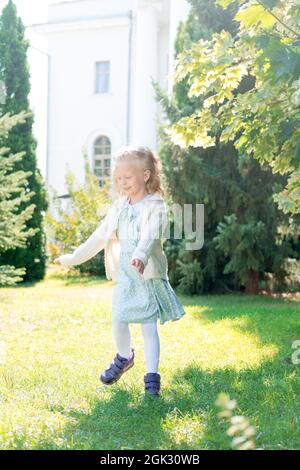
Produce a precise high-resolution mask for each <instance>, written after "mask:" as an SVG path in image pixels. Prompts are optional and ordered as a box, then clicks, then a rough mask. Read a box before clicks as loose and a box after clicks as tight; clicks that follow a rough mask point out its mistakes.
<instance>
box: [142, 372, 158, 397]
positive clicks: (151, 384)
mask: <svg viewBox="0 0 300 470" xmlns="http://www.w3.org/2000/svg"><path fill="white" fill-rule="evenodd" d="M144 383H145V392H146V393H147V394H150V395H154V396H159V391H160V374H158V373H155V372H148V373H147V374H146V375H144Z"/></svg>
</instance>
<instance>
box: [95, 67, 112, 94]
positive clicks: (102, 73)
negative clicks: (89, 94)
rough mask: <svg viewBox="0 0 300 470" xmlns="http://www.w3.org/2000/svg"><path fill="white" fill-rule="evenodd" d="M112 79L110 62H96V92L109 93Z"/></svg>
mask: <svg viewBox="0 0 300 470" xmlns="http://www.w3.org/2000/svg"><path fill="white" fill-rule="evenodd" d="M109 80H110V62H109V61H105V62H96V80H95V83H96V90H95V92H96V93H108V92H109Z"/></svg>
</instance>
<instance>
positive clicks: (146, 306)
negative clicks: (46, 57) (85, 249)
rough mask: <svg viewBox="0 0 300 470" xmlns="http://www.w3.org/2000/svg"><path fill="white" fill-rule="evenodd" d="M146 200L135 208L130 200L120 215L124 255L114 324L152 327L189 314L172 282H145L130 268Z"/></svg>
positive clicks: (115, 291) (115, 292) (114, 302)
mask: <svg viewBox="0 0 300 470" xmlns="http://www.w3.org/2000/svg"><path fill="white" fill-rule="evenodd" d="M147 197H148V196H146V197H145V198H144V199H142V200H141V201H139V202H137V203H135V204H130V203H129V200H128V199H127V200H126V201H125V203H124V205H123V207H122V210H121V212H120V216H119V220H118V227H117V236H118V238H119V241H120V248H121V251H120V260H119V276H118V280H117V284H116V286H115V287H114V289H113V297H112V320H113V321H121V322H127V323H149V322H153V321H156V320H157V319H159V321H160V323H161V324H164V323H165V322H167V321H169V320H171V321H175V320H179V319H180V318H181V317H183V315H185V313H186V312H185V311H184V309H183V306H182V305H181V303H180V301H179V299H178V297H177V296H176V294H175V292H174V290H173V288H172V286H171V284H170V282H169V279H160V278H152V279H144V278H143V276H142V275H141V274H140V273H139V272H138V270H137V268H136V267H135V266H132V264H131V258H132V253H133V251H134V249H135V247H136V246H137V243H138V238H139V220H140V217H142V213H143V210H144V209H145V207H146V206H145V204H146V199H147Z"/></svg>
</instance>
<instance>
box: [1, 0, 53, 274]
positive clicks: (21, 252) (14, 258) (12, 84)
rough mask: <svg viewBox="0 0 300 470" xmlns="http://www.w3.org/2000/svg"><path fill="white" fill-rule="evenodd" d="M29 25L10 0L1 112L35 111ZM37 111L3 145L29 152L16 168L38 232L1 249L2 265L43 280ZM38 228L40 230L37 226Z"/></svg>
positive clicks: (4, 17) (4, 24)
mask: <svg viewBox="0 0 300 470" xmlns="http://www.w3.org/2000/svg"><path fill="white" fill-rule="evenodd" d="M24 32H25V28H24V25H23V23H22V21H21V19H20V18H19V17H18V15H17V10H16V6H15V5H14V3H13V1H12V0H9V1H8V3H7V5H6V6H5V7H4V8H3V10H2V14H1V17H0V82H2V84H4V89H5V100H3V102H2V103H0V114H2V115H4V114H9V115H10V116H12V115H16V114H18V113H19V112H21V111H24V112H31V111H30V105H29V92H30V73H29V67H28V63H27V56H26V54H27V49H28V47H29V44H28V41H27V40H26V39H25V35H24ZM33 122H34V117H33V113H32V112H31V115H28V117H27V119H26V121H25V122H23V123H19V124H17V125H16V126H14V128H13V129H12V130H11V132H9V134H8V135H7V136H6V137H3V136H2V137H1V139H0V146H1V145H2V146H5V147H8V148H9V149H10V151H11V153H12V154H17V153H19V152H23V151H24V152H25V155H24V157H23V158H22V159H20V160H16V161H14V166H13V169H12V171H14V172H18V171H24V172H26V173H27V172H30V174H29V173H27V174H28V175H29V176H28V177H27V181H26V184H25V190H26V191H27V192H28V193H30V194H31V198H30V200H29V199H26V200H25V199H23V200H22V201H21V203H20V206H19V209H18V210H19V212H20V214H21V213H22V212H23V211H26V208H27V207H28V206H29V205H31V204H34V211H33V213H32V217H31V218H30V219H28V220H26V226H27V229H28V230H30V229H34V232H35V234H34V235H33V236H31V237H29V238H28V239H27V240H26V246H24V247H20V246H18V247H17V248H11V249H9V250H6V251H5V252H3V253H1V255H0V265H12V266H15V267H16V268H25V270H26V273H25V276H24V280H25V281H35V280H40V279H42V278H43V277H44V274H45V267H46V253H45V245H46V243H45V241H46V240H45V232H44V225H43V221H44V215H45V211H46V209H47V207H48V201H47V197H46V190H45V188H44V182H43V178H42V176H41V173H40V170H39V168H38V167H37V161H36V145H37V143H36V140H35V138H34V135H33ZM36 229H37V230H36Z"/></svg>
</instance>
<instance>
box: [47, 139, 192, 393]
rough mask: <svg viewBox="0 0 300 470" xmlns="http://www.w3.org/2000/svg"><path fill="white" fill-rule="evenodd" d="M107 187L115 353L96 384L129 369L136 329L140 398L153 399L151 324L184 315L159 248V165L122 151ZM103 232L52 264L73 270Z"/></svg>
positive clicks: (162, 216)
mask: <svg viewBox="0 0 300 470" xmlns="http://www.w3.org/2000/svg"><path fill="white" fill-rule="evenodd" d="M113 185H114V188H115V189H116V190H117V194H119V195H120V196H121V197H120V198H119V199H118V203H120V201H121V205H120V204H119V207H120V210H119V211H118V212H116V213H114V216H113V218H115V219H117V220H116V221H115V227H116V230H115V231H114V236H115V237H116V238H117V239H118V240H119V243H120V253H119V258H118V276H117V283H116V286H115V287H114V290H113V297H112V333H113V338H114V341H115V344H116V348H117V353H116V355H115V357H114V359H113V362H112V363H111V364H110V366H109V368H107V369H105V371H104V372H103V373H102V374H101V376H100V380H101V381H102V382H103V383H104V384H106V385H111V384H113V383H114V382H116V381H117V380H119V379H120V377H121V376H122V374H123V373H124V372H126V371H127V370H128V369H130V368H131V367H132V366H133V365H134V357H135V350H134V348H132V347H131V335H130V329H129V323H140V324H141V331H142V334H143V338H144V350H145V360H146V366H147V371H146V374H145V375H144V385H145V392H147V393H149V394H151V395H153V396H159V394H160V374H159V373H158V366H159V355H160V341H159V336H158V331H157V320H158V319H159V320H160V323H161V324H164V323H165V322H167V321H175V320H178V319H180V318H181V317H183V315H185V311H184V309H183V306H182V305H181V303H180V301H179V299H178V297H177V296H176V294H175V292H174V290H173V288H172V287H171V285H170V283H169V278H168V266H167V259H166V256H165V253H164V251H163V248H162V243H163V239H164V236H163V234H164V231H163V228H165V226H166V223H167V222H168V219H167V215H166V204H165V202H164V199H163V196H164V190H163V189H162V187H161V181H160V161H159V159H158V158H157V157H156V156H155V155H154V153H153V152H151V150H150V149H149V148H147V147H134V146H127V147H122V148H121V149H120V150H119V151H118V152H117V154H116V155H115V166H114V172H113ZM115 205H116V203H115ZM116 214H117V215H116ZM107 220H108V219H107ZM106 224H107V225H108V222H107V221H106ZM111 225H113V224H112V223H111ZM103 227H104V223H102V225H101V226H100V227H99V229H97V230H98V235H97V236H96V232H97V231H95V232H94V234H92V235H91V236H90V238H89V239H88V240H87V241H86V242H85V243H84V244H82V245H81V246H80V247H79V248H77V249H76V250H75V251H74V253H72V254H66V255H63V256H60V257H59V258H57V259H56V260H55V262H59V263H61V264H62V265H65V266H73V265H75V264H81V263H82V262H84V261H86V260H87V259H89V258H91V257H92V256H94V255H95V254H96V253H97V252H99V251H100V250H101V249H102V248H103V247H106V246H107V245H104V243H105V241H104V242H103V243H100V242H99V237H100V233H101V237H102V238H103V239H104V238H106V239H107V238H108V237H109V235H108V232H109V230H106V231H105V230H104V229H103ZM99 230H100V231H99ZM101 230H102V231H101ZM150 232H151V233H150ZM154 232H155V233H154ZM97 237H98V240H97ZM95 240H96V241H97V243H98V244H95ZM106 242H107V240H106ZM77 254H78V255H77ZM76 255H77V256H76Z"/></svg>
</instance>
